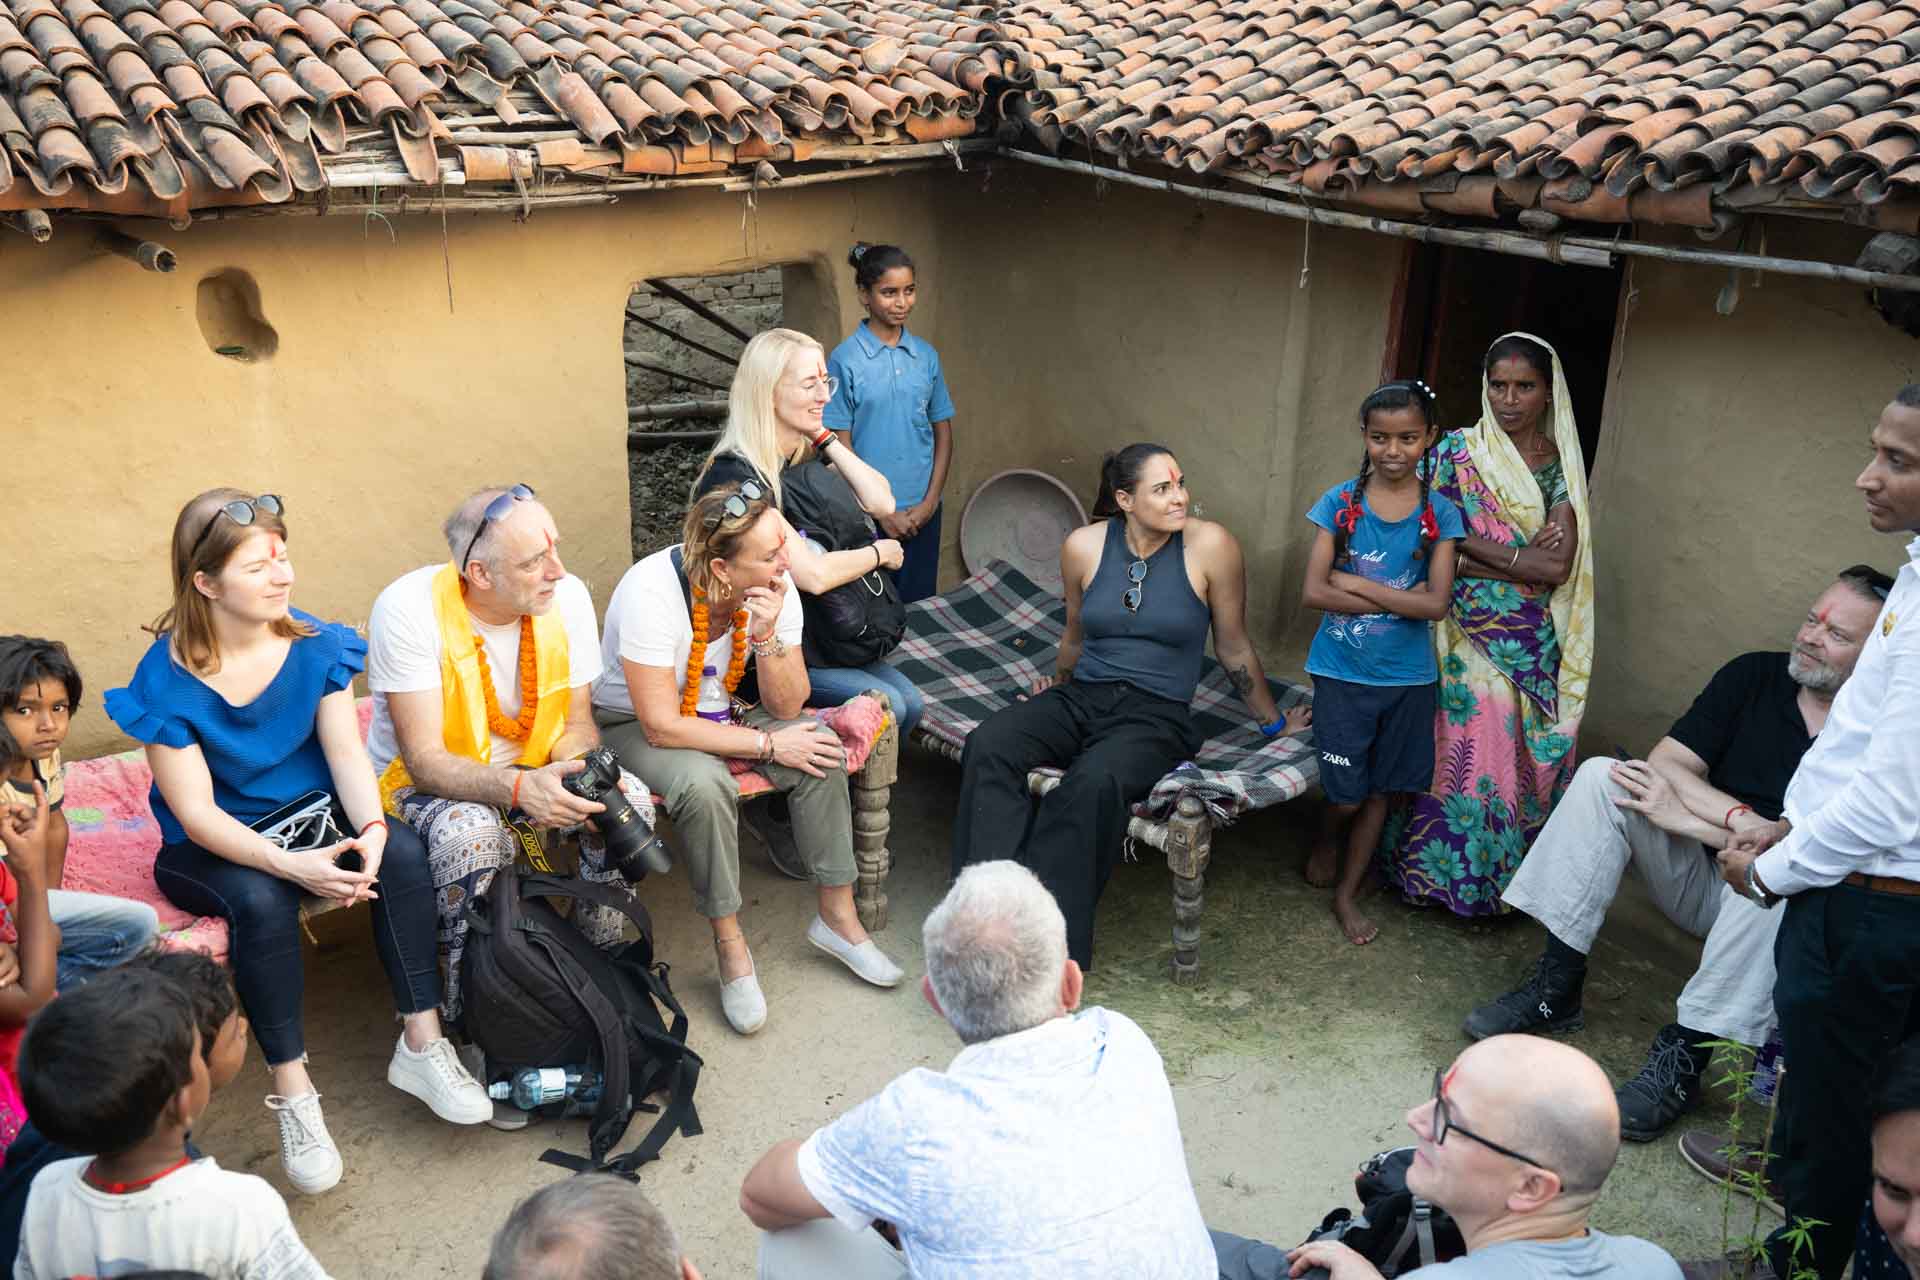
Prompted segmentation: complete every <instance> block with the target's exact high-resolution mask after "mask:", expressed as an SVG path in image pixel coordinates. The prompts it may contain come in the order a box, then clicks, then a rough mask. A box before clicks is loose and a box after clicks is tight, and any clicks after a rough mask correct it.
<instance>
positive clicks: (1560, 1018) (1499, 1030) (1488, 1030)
mask: <svg viewBox="0 0 1920 1280" xmlns="http://www.w3.org/2000/svg"><path fill="white" fill-rule="evenodd" d="M1586 977H1587V975H1586V974H1585V973H1583V972H1574V971H1572V970H1570V969H1569V968H1568V967H1567V966H1565V965H1563V964H1561V963H1559V962H1558V961H1556V960H1555V959H1554V958H1553V957H1552V956H1544V955H1543V956H1541V957H1540V959H1539V960H1538V961H1536V962H1535V963H1534V966H1533V972H1532V973H1531V974H1529V975H1528V977H1527V980H1526V981H1525V982H1523V983H1521V984H1520V985H1519V986H1518V987H1515V988H1514V989H1513V990H1512V991H1509V992H1507V994H1505V995H1503V996H1501V997H1500V998H1499V999H1498V1000H1493V1001H1490V1002H1489V1003H1487V1004H1483V1005H1481V1006H1480V1007H1479V1008H1478V1009H1475V1010H1474V1011H1473V1012H1472V1013H1470V1014H1468V1015H1467V1020H1466V1022H1465V1023H1463V1024H1462V1025H1461V1028H1460V1029H1461V1030H1462V1031H1465V1032H1466V1033H1467V1038H1468V1039H1470V1040H1485V1039H1486V1038H1487V1037H1488V1036H1505V1035H1515V1034H1518V1033H1521V1032H1528V1031H1547V1032H1553V1033H1564V1032H1568V1031H1578V1030H1580V1028H1582V1027H1584V1026H1586V1025H1587V1020H1586V1018H1585V1017H1584V1016H1583V1015H1582V1014H1581V1012H1580V988H1581V987H1582V986H1583V985H1585V983H1586Z"/></svg>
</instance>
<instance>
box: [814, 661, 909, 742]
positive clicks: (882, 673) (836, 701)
mask: <svg viewBox="0 0 1920 1280" xmlns="http://www.w3.org/2000/svg"><path fill="white" fill-rule="evenodd" d="M807 679H809V680H811V681H812V682H813V695H812V696H811V697H809V698H808V699H807V705H808V706H813V707H837V706H839V705H840V704H841V703H843V702H846V701H847V700H848V699H850V698H852V697H854V696H855V695H857V694H862V693H865V692H866V691H867V690H869V689H872V688H875V687H878V688H880V689H883V690H885V691H886V694H887V697H888V699H889V700H890V701H892V703H893V714H894V718H895V719H897V720H898V721H899V722H900V741H902V742H905V741H906V740H907V735H908V734H910V733H912V732H913V726H915V725H917V724H919V723H920V713H921V712H922V711H924V710H925V709H926V705H927V700H926V699H925V698H923V697H921V696H920V690H919V688H918V687H916V686H915V685H914V683H913V681H911V680H909V679H907V678H906V677H905V676H903V675H901V674H900V672H899V671H898V670H896V669H895V668H893V667H890V666H888V665H887V664H886V662H885V661H880V662H875V663H873V664H871V665H869V666H865V667H808V668H807Z"/></svg>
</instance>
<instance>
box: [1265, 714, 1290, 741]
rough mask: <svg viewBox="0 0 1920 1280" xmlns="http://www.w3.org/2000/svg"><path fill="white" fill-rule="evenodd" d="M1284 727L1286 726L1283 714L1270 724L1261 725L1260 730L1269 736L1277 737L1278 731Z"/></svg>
mask: <svg viewBox="0 0 1920 1280" xmlns="http://www.w3.org/2000/svg"><path fill="white" fill-rule="evenodd" d="M1286 727H1287V718H1286V717H1285V716H1282V717H1280V718H1279V719H1278V720H1275V721H1274V722H1273V723H1272V724H1263V725H1261V726H1260V732H1261V733H1264V734H1266V735H1267V736H1268V737H1269V738H1277V737H1279V736H1280V731H1281V730H1282V729H1284V728H1286Z"/></svg>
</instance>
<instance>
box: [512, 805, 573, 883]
mask: <svg viewBox="0 0 1920 1280" xmlns="http://www.w3.org/2000/svg"><path fill="white" fill-rule="evenodd" d="M499 813H500V823H501V825H502V826H504V827H506V829H507V833H508V834H509V835H511V836H512V837H513V839H514V843H516V844H517V845H519V846H520V853H521V855H522V856H523V857H525V858H526V860H527V865H528V866H529V867H531V868H532V869H533V870H534V871H537V872H539V873H540V874H541V875H549V876H551V875H558V874H560V870H559V868H558V867H556V866H555V865H554V863H553V858H552V856H551V855H549V854H548V853H547V845H546V841H544V840H542V839H541V838H540V833H539V832H538V831H535V830H534V829H533V824H532V823H531V822H528V821H527V820H526V819H525V818H517V817H514V816H513V814H512V813H510V812H508V811H506V810H500V811H499Z"/></svg>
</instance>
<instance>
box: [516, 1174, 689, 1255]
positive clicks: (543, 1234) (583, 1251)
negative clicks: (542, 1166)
mask: <svg viewBox="0 0 1920 1280" xmlns="http://www.w3.org/2000/svg"><path fill="white" fill-rule="evenodd" d="M480 1280H700V1268H698V1267H696V1266H694V1265H693V1260H692V1259H690V1258H688V1257H687V1256H686V1255H685V1254H683V1253H681V1252H680V1238H679V1236H677V1235H675V1234H674V1230H673V1227H672V1225H671V1224H670V1223H668V1221H667V1216H666V1215H665V1214H664V1213H661V1212H660V1210H659V1208H658V1207H657V1206H655V1205H654V1203H653V1202H652V1201H651V1200H649V1199H647V1197H646V1193H645V1192H643V1191H641V1190H640V1188H638V1187H636V1186H634V1185H633V1184H632V1183H630V1182H628V1181H627V1180H626V1179H624V1178H617V1177H615V1176H614V1175H612V1174H610V1173H585V1174H581V1175H580V1176H579V1177H577V1178H568V1179H566V1180H565V1181H563V1182H555V1183H550V1184H549V1185H547V1186H544V1187H542V1188H541V1189H540V1190H538V1191H536V1192H534V1193H533V1194H532V1195H530V1196H528V1197H527V1198H526V1199H524V1200H522V1201H521V1202H520V1203H519V1204H517V1205H515V1206H513V1212H512V1213H511V1214H509V1215H507V1220H506V1222H504V1223H502V1224H501V1226H500V1230H499V1231H497V1232H495V1233H494V1237H493V1248H492V1249H490V1250H489V1251H488V1253H487V1266H486V1269H485V1270H484V1271H482V1272H481V1273H480Z"/></svg>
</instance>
